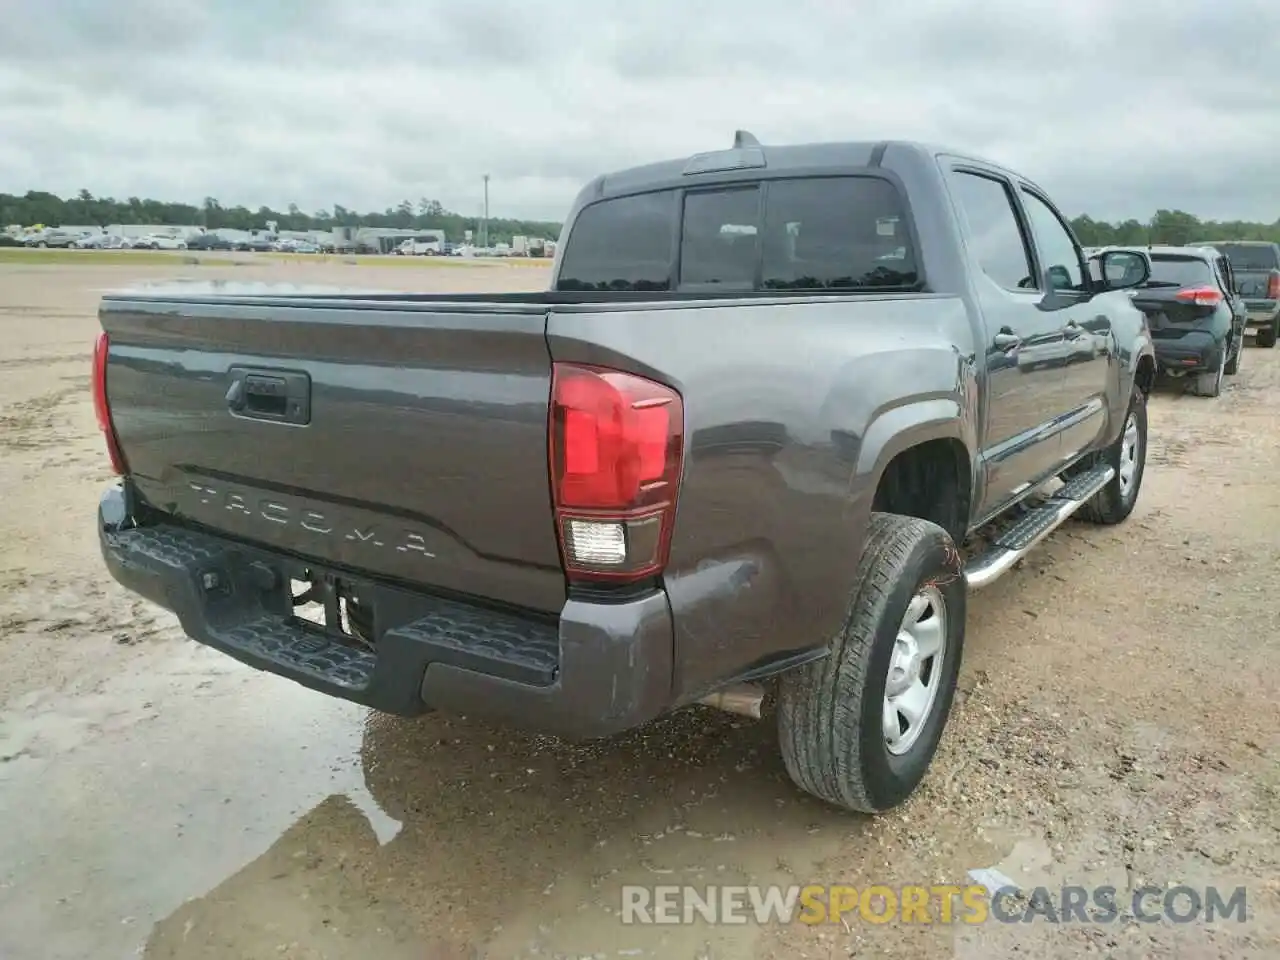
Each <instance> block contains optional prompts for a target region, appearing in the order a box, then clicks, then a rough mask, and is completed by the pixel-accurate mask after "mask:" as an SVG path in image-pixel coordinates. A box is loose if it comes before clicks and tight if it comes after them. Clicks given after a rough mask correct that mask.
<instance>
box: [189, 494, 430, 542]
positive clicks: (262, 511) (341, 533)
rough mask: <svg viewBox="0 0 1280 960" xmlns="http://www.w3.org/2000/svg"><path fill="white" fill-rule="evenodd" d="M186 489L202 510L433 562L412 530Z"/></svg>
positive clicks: (283, 502) (272, 500)
mask: <svg viewBox="0 0 1280 960" xmlns="http://www.w3.org/2000/svg"><path fill="white" fill-rule="evenodd" d="M187 486H188V487H189V488H190V490H191V492H192V493H194V494H195V495H196V497H197V499H198V500H199V502H200V503H201V504H202V505H204V506H212V507H221V508H222V509H223V510H225V511H227V512H229V513H233V514H238V515H240V516H242V517H245V518H247V519H249V520H252V521H259V522H264V523H275V524H281V525H283V526H290V527H298V528H301V529H303V530H306V531H308V532H310V533H314V534H317V535H318V536H322V537H337V538H342V539H344V540H347V541H350V542H352V543H357V544H360V545H362V546H370V547H380V548H386V547H394V548H395V549H396V550H397V551H399V552H400V553H416V554H418V555H420V556H423V557H428V558H433V559H434V557H435V554H434V553H432V552H431V551H430V550H429V549H427V541H426V538H425V537H424V536H423V535H422V534H420V533H415V532H414V531H412V530H405V529H403V528H400V527H396V528H391V527H388V526H386V525H384V524H379V523H355V522H353V521H352V520H351V519H350V518H348V517H345V516H343V515H342V514H341V512H340V511H336V510H333V509H330V510H328V511H324V510H317V509H315V508H314V507H312V506H306V505H303V504H300V503H294V502H292V501H291V499H287V498H283V497H279V496H275V497H268V496H263V495H261V494H258V493H249V492H246V493H237V492H235V491H233V490H230V489H228V488H225V487H214V486H209V485H207V484H204V483H196V482H195V481H194V480H193V481H189V482H188V484H187Z"/></svg>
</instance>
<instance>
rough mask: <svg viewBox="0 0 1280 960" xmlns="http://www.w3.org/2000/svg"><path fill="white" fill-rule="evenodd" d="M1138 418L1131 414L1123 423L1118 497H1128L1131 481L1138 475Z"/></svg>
mask: <svg viewBox="0 0 1280 960" xmlns="http://www.w3.org/2000/svg"><path fill="white" fill-rule="evenodd" d="M1140 442H1141V440H1140V438H1139V436H1138V418H1137V417H1135V416H1134V415H1133V414H1132V413H1131V414H1129V419H1128V420H1126V421H1125V422H1124V437H1123V438H1122V439H1121V441H1120V495H1121V496H1122V497H1128V496H1129V491H1130V490H1132V489H1133V480H1134V478H1135V477H1136V476H1137V475H1138V444H1139V443H1140Z"/></svg>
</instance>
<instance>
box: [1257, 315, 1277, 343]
mask: <svg viewBox="0 0 1280 960" xmlns="http://www.w3.org/2000/svg"><path fill="white" fill-rule="evenodd" d="M1277 335H1280V319H1277V320H1276V321H1275V322H1274V323H1272V324H1271V326H1269V327H1260V328H1259V329H1258V346H1260V347H1274V346H1275V345H1276V336H1277Z"/></svg>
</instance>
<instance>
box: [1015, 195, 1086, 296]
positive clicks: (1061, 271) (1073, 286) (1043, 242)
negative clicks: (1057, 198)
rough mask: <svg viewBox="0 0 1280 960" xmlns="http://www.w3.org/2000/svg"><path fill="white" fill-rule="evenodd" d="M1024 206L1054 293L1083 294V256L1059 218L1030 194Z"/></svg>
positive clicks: (1023, 197) (1042, 265)
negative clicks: (1061, 291) (1070, 291)
mask: <svg viewBox="0 0 1280 960" xmlns="http://www.w3.org/2000/svg"><path fill="white" fill-rule="evenodd" d="M1022 204H1023V206H1024V207H1026V210H1027V219H1028V220H1029V221H1030V222H1031V233H1032V235H1033V236H1034V237H1035V241H1036V249H1037V250H1038V251H1039V252H1040V266H1041V267H1042V268H1043V269H1044V270H1045V271H1046V272H1047V273H1048V275H1049V282H1050V283H1051V284H1052V285H1053V289H1055V290H1083V289H1084V288H1085V287H1084V272H1083V271H1082V270H1081V269H1080V254H1079V251H1078V250H1077V249H1076V244H1075V241H1074V240H1072V239H1071V234H1070V233H1069V232H1068V230H1067V228H1066V227H1065V226H1064V225H1063V223H1062V221H1061V220H1060V219H1058V215H1057V214H1056V213H1054V212H1053V209H1052V208H1051V207H1050V206H1048V205H1047V204H1046V203H1045V202H1044V201H1043V200H1041V199H1040V198H1039V197H1037V196H1036V195H1035V194H1034V193H1030V192H1028V191H1026V190H1023V191H1022Z"/></svg>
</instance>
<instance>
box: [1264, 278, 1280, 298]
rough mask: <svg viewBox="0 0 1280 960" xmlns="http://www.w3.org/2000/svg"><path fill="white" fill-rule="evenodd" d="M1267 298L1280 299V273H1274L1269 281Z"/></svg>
mask: <svg viewBox="0 0 1280 960" xmlns="http://www.w3.org/2000/svg"><path fill="white" fill-rule="evenodd" d="M1267 299H1268V300H1280V273H1273V274H1272V275H1271V279H1270V280H1268V281H1267Z"/></svg>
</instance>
